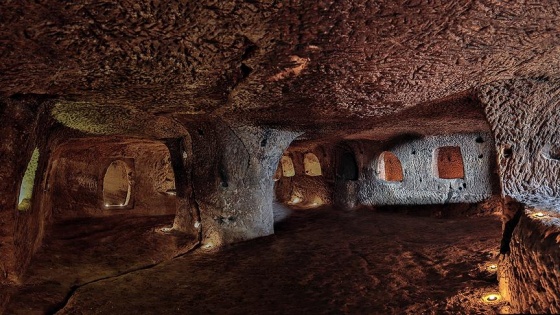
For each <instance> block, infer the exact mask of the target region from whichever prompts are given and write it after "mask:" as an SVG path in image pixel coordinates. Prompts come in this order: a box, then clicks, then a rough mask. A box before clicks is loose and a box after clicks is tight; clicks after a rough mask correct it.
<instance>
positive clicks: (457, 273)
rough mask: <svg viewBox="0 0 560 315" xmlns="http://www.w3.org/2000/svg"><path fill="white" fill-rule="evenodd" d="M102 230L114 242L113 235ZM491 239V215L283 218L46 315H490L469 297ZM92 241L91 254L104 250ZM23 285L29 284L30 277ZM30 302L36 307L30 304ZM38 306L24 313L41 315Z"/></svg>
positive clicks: (82, 292) (475, 295)
mask: <svg viewBox="0 0 560 315" xmlns="http://www.w3.org/2000/svg"><path fill="white" fill-rule="evenodd" d="M68 228H72V227H68ZM111 230H112V231H113V232H112V233H115V235H118V233H119V230H118V229H114V227H112V228H111ZM500 234H501V233H500V222H499V219H498V217H497V216H491V217H478V218H461V219H436V218H429V217H419V216H412V215H403V214H396V213H387V212H383V213H379V212H375V211H371V210H369V211H368V210H360V211H357V212H352V213H349V212H341V211H335V210H332V209H315V210H300V211H294V213H293V215H292V216H291V217H290V218H289V219H287V220H286V221H284V222H282V223H280V224H279V225H278V226H277V228H276V234H275V235H273V236H270V237H266V238H261V239H257V240H252V241H248V242H245V243H241V244H237V245H234V246H231V247H229V248H227V249H225V250H222V251H219V252H212V251H205V250H203V249H198V250H197V251H195V252H192V253H189V254H187V255H185V256H182V257H179V258H175V259H173V260H171V261H167V262H164V263H161V264H158V265H156V266H154V267H151V268H148V269H144V270H139V271H135V272H131V273H127V274H125V275H121V276H116V277H112V278H108V279H106V280H101V281H97V282H93V283H91V284H88V285H84V286H81V287H79V288H78V289H77V290H76V291H75V292H73V294H72V295H71V296H70V299H69V300H68V302H67V304H65V305H64V302H63V303H62V304H60V305H59V308H60V307H63V308H62V309H61V310H59V312H58V313H59V314H404V313H409V314H421V313H427V314H430V313H432V314H436V313H437V314H441V313H446V312H447V313H451V314H455V313H478V314H480V313H495V312H496V311H497V310H498V309H499V307H501V305H494V306H488V305H484V304H483V303H482V301H481V300H480V297H481V294H482V293H483V292H486V291H492V290H497V283H496V282H495V280H494V278H493V276H492V275H490V274H488V273H487V272H485V271H484V270H483V269H484V268H483V264H484V263H486V262H488V261H490V260H491V258H492V257H493V256H494V255H496V253H497V249H498V246H499V241H500ZM103 235H105V236H106V234H104V233H97V234H91V235H90V237H91V239H90V240H88V243H89V244H92V246H94V247H95V246H96V245H95V240H96V238H98V237H104V236H103ZM120 237H125V235H121V236H120ZM113 239H114V241H115V242H119V241H123V240H121V239H119V237H117V236H114V238H113ZM81 241H83V240H81ZM54 243H57V241H52V242H51V244H54ZM98 243H99V246H98V247H97V248H96V250H97V252H98V255H102V252H103V251H104V250H105V251H111V250H113V249H112V247H111V246H115V245H110V244H106V243H102V242H98ZM64 244H65V245H66V246H67V248H65V249H64V250H63V249H62V248H60V252H59V253H57V254H55V253H53V252H52V245H51V254H52V255H61V256H64V257H67V258H68V259H77V258H76V257H78V256H76V255H73V254H72V252H73V250H74V248H73V246H77V247H79V245H77V244H75V245H73V243H72V242H65V243H64ZM136 250H138V249H136ZM66 253H68V254H66ZM41 259H43V260H44V261H42V262H38V261H37V260H36V261H35V262H34V265H35V266H42V267H41V268H46V266H45V264H47V265H48V264H51V266H50V268H51V270H52V274H51V277H53V278H56V277H57V276H56V274H57V273H65V272H67V271H66V270H65V269H61V268H59V266H57V260H56V259H52V258H47V257H44V256H43V257H42V258H41ZM68 259H67V260H68ZM67 260H66V264H69V262H68V261H67ZM115 263H117V264H119V263H124V262H118V261H115ZM75 264H76V265H75V266H73V267H72V268H71V269H72V270H78V269H80V268H84V269H85V268H91V267H90V266H88V264H87V263H86V262H84V261H80V260H79V259H77V260H76V263H75ZM113 267H115V266H113ZM67 268H70V267H67ZM105 268H106V267H105ZM117 269H118V268H117ZM30 273H31V274H36V272H34V271H33V270H31V271H30ZM43 275H44V273H43ZM43 280H44V283H48V279H43ZM34 281H35V282H36V283H41V281H39V280H38V279H37V276H35V277H34ZM44 283H43V287H44V289H45V290H47V291H46V292H44V294H45V295H48V294H49V292H48V286H47V285H45V284H44ZM37 292H40V289H38V288H36V290H35V293H36V294H38V293H37ZM23 297H25V294H23V293H21V294H20V295H19V296H18V295H17V294H16V295H14V296H13V297H12V302H11V304H10V305H11V307H10V308H9V309H8V310H9V313H21V314H31V313H33V310H34V305H33V301H34V300H33V299H30V298H28V299H27V301H26V302H25V305H22V303H18V301H17V299H18V298H23ZM14 299H15V300H14ZM35 299H36V300H37V301H41V300H40V299H38V296H37V295H35ZM20 302H21V301H20ZM53 302H54V301H53ZM60 302H62V301H58V303H60ZM42 303H43V304H44V300H43V301H42ZM39 304H41V303H39ZM14 306H17V307H14ZM37 307H39V306H37ZM41 307H43V309H42V310H41V309H40V308H35V312H36V313H41V312H44V311H43V310H44V305H42V306H41ZM52 310H56V308H51V311H52Z"/></svg>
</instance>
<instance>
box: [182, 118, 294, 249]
mask: <svg viewBox="0 0 560 315" xmlns="http://www.w3.org/2000/svg"><path fill="white" fill-rule="evenodd" d="M187 127H188V128H190V130H189V131H190V134H191V137H192V141H193V159H194V160H193V178H192V179H193V184H194V198H195V200H196V202H197V204H198V206H199V209H200V215H201V223H202V242H203V245H205V246H206V247H213V246H220V245H223V244H229V243H234V242H239V241H243V240H248V239H252V238H256V237H260V236H265V235H270V234H273V233H274V229H273V224H274V217H273V212H272V201H273V199H274V181H273V177H274V172H275V171H276V168H277V166H278V163H279V161H280V157H281V156H282V152H283V151H284V150H285V149H286V148H287V147H288V145H289V144H290V143H291V141H292V140H293V139H294V138H295V137H297V135H298V133H296V132H291V131H280V130H274V129H267V128H261V127H254V126H248V125H233V124H230V123H227V122H224V121H221V120H220V119H217V118H216V119H213V120H212V121H206V122H201V121H197V122H195V123H190V124H187Z"/></svg>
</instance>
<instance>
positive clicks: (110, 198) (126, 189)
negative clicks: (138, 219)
mask: <svg viewBox="0 0 560 315" xmlns="http://www.w3.org/2000/svg"><path fill="white" fill-rule="evenodd" d="M131 160H132V159H131ZM132 161H134V160H132ZM129 163H130V162H129ZM132 165H133V164H132ZM133 181H134V178H133V170H132V169H131V167H130V166H129V165H128V164H127V163H126V162H124V161H123V160H115V161H113V162H111V164H109V166H108V167H107V169H106V170H105V174H104V176H103V205H104V206H105V208H107V209H114V208H117V209H130V208H133V205H132V203H131V197H132V182H133Z"/></svg>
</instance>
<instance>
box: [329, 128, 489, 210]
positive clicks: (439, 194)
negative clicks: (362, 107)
mask: <svg viewBox="0 0 560 315" xmlns="http://www.w3.org/2000/svg"><path fill="white" fill-rule="evenodd" d="M347 145H348V147H349V148H351V150H352V152H353V153H354V154H355V156H356V161H357V164H358V168H359V177H358V178H357V180H346V179H344V178H341V177H338V178H337V182H336V187H337V189H335V198H337V199H338V201H337V203H338V204H342V205H346V206H347V207H353V206H358V205H366V206H374V205H398V204H445V203H461V202H467V203H476V202H480V201H483V200H485V199H487V198H490V197H491V196H492V192H493V188H494V187H495V186H496V178H495V177H494V176H493V175H492V173H493V172H492V170H493V168H494V167H493V166H494V162H493V160H494V154H493V141H492V136H491V135H490V134H489V133H470V134H455V135H450V136H443V135H442V136H429V137H422V136H410V139H400V141H398V142H395V143H392V144H391V143H390V142H383V143H379V142H372V141H361V142H360V141H352V142H349V143H348V144H347ZM447 146H453V147H459V148H460V150H461V154H462V159H463V167H464V177H463V178H455V179H444V178H439V176H438V173H437V167H438V166H437V162H438V161H437V150H438V149H439V148H441V147H447ZM384 151H389V152H392V153H394V154H395V155H396V157H397V158H398V159H399V161H400V163H401V166H402V170H403V180H402V181H386V180H384V179H382V178H381V174H380V173H379V171H380V170H379V167H378V164H379V163H380V156H381V153H382V152H384ZM344 152H346V151H344ZM339 154H341V153H339ZM458 167H460V166H458Z"/></svg>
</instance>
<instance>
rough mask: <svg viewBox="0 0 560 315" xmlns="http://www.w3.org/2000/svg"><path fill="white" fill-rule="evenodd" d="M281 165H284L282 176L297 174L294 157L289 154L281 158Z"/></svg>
mask: <svg viewBox="0 0 560 315" xmlns="http://www.w3.org/2000/svg"><path fill="white" fill-rule="evenodd" d="M280 163H281V166H282V176H284V177H292V176H294V175H296V171H295V169H294V163H293V162H292V158H291V157H289V156H287V155H283V156H282V158H281V160H280Z"/></svg>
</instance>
